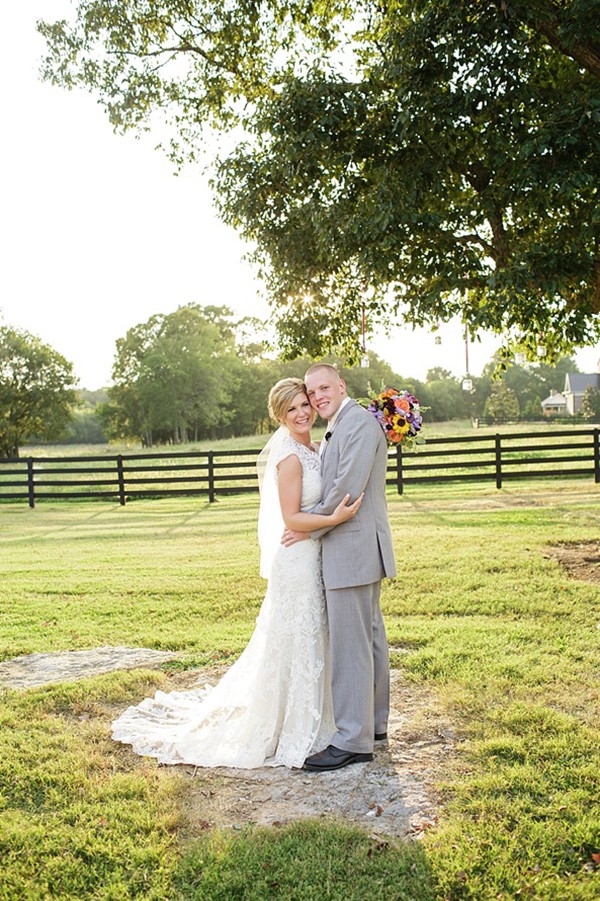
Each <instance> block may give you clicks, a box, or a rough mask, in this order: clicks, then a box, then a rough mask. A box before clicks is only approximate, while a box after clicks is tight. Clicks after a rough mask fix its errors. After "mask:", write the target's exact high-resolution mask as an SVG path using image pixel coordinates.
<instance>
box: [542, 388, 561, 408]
mask: <svg viewBox="0 0 600 901" xmlns="http://www.w3.org/2000/svg"><path fill="white" fill-rule="evenodd" d="M566 406H567V399H566V397H564V396H563V395H562V394H559V392H558V391H554V393H553V394H551V395H550V397H547V398H546V399H545V400H543V401H542V407H566Z"/></svg>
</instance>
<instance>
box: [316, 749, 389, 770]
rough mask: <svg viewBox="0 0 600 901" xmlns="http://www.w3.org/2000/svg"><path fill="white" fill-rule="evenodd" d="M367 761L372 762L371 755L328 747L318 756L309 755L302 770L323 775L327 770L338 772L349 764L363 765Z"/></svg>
mask: <svg viewBox="0 0 600 901" xmlns="http://www.w3.org/2000/svg"><path fill="white" fill-rule="evenodd" d="M367 760H373V755H372V754H358V753H356V752H355V751H342V749H341V748H335V747H334V746H333V745H329V747H328V748H325V750H324V751H319V753H318V754H311V756H310V757H307V758H306V760H305V761H304V766H303V767H302V769H303V770H312V772H314V773H323V772H326V771H327V770H339V769H341V768H342V767H343V766H348V764H349V763H363V762H364V761H367Z"/></svg>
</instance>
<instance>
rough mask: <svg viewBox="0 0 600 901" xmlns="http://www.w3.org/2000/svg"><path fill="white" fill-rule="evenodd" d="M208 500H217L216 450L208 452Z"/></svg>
mask: <svg viewBox="0 0 600 901" xmlns="http://www.w3.org/2000/svg"><path fill="white" fill-rule="evenodd" d="M208 501H209V503H211V504H213V503H214V501H215V452H214V451H209V452H208Z"/></svg>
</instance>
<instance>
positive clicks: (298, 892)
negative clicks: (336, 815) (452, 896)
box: [175, 820, 436, 901]
mask: <svg viewBox="0 0 600 901" xmlns="http://www.w3.org/2000/svg"><path fill="white" fill-rule="evenodd" d="M175 884H176V887H177V891H178V895H177V897H179V898H181V899H195V901H196V899H210V901H220V899H222V901H231V899H238V898H239V899H244V901H246V899H265V898H286V899H303V901H309V899H315V901H317V899H319V901H333V899H340V901H341V899H345V901H346V899H357V901H358V899H361V901H364V899H365V898H368V899H369V901H377V899H382V901H383V899H386V901H389V899H392V898H393V899H394V901H405V899H406V901H409V899H410V901H414V899H417V898H418V899H419V901H430V899H434V898H435V897H436V891H435V886H434V880H433V876H432V873H431V869H430V866H429V864H428V862H427V858H426V856H425V853H424V849H423V848H422V847H421V846H420V845H419V844H417V843H414V842H407V843H401V842H394V841H391V840H389V839H387V838H385V837H383V836H377V835H371V836H370V835H367V834H366V833H365V832H362V831H361V830H359V829H354V828H350V827H348V826H346V825H344V824H341V823H332V822H327V821H324V820H304V821H301V822H297V823H294V824H291V825H289V826H282V827H280V828H277V827H275V828H265V827H253V826H250V827H248V828H245V829H242V830H240V831H239V832H233V833H232V832H230V831H224V830H217V831H214V832H207V833H206V835H205V836H204V837H202V838H200V839H196V840H195V841H194V842H193V843H192V845H190V846H188V848H187V851H186V852H185V853H184V856H183V859H182V861H181V864H180V867H179V870H178V872H177V874H176V879H175Z"/></svg>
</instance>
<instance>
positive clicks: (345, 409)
mask: <svg viewBox="0 0 600 901" xmlns="http://www.w3.org/2000/svg"><path fill="white" fill-rule="evenodd" d="M355 404H356V401H355V400H352V398H350V402H349V403H347V404H345V405H344V407H343V408H342V409H341V410H340V412H339V413H338V417H337V419H336V421H335V425H334V427H333V432H332V435H331V438H330V439H329V441H326V442H325V447H324V448H323V453H322V454H321V471H323V465H324V461H325V454H326V453H327V448H328V447H329V445H330V444H331V441H332V439H333V434H334V433H335V430H336V429H337V428H338V426H339V424H340V422H341V421H342V419H343V418H344V416H345V415H346V413H347V412H348V410H350V409H351V407H353V406H355ZM323 440H325V439H323Z"/></svg>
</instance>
